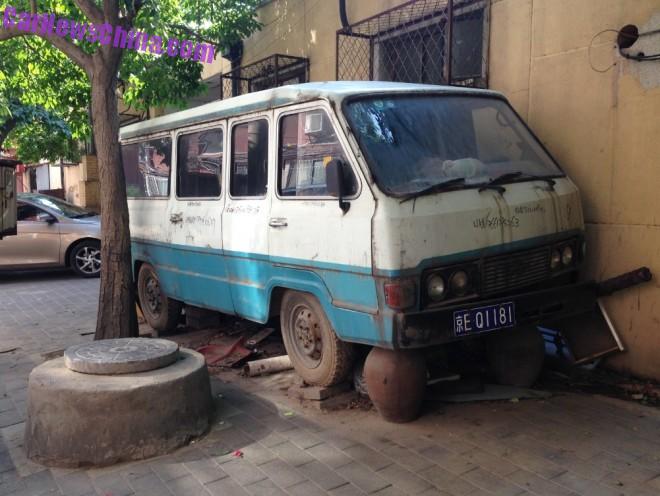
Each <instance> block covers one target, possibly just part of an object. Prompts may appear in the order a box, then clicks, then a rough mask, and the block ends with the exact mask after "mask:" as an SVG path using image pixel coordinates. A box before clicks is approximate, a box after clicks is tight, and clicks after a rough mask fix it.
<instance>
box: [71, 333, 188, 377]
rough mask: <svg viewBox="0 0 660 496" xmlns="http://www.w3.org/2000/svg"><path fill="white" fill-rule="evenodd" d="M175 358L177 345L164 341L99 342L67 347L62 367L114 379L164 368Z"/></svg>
mask: <svg viewBox="0 0 660 496" xmlns="http://www.w3.org/2000/svg"><path fill="white" fill-rule="evenodd" d="M178 356H179V345H178V344H176V343H174V342H172V341H168V340H166V339H148V338H122V339H103V340H100V341H93V342H91V343H85V344H78V345H75V346H71V347H70V348H68V349H67V350H66V351H65V352H64V363H65V365H66V366H67V367H68V368H69V369H71V370H74V371H76V372H82V373H85V374H99V375H116V374H130V373H134V372H145V371H147V370H154V369H159V368H161V367H167V366H168V365H170V364H172V363H174V362H175V361H176V359H177V357H178Z"/></svg>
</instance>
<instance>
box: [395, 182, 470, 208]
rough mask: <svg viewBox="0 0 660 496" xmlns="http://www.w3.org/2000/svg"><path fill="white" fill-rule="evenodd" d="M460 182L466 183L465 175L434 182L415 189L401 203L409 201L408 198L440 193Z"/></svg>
mask: <svg viewBox="0 0 660 496" xmlns="http://www.w3.org/2000/svg"><path fill="white" fill-rule="evenodd" d="M459 184H465V178H464V177H455V178H453V179H448V180H447V181H442V182H440V183H437V184H433V185H431V186H429V187H427V188H424V189H420V190H419V191H415V192H414V193H410V194H408V195H406V196H404V197H403V198H402V199H401V201H400V202H399V203H403V202H407V201H408V200H412V199H413V198H419V197H420V196H425V195H432V194H433V193H438V192H440V191H443V190H445V189H447V188H449V187H451V186H456V185H459Z"/></svg>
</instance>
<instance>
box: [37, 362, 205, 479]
mask: <svg viewBox="0 0 660 496" xmlns="http://www.w3.org/2000/svg"><path fill="white" fill-rule="evenodd" d="M211 412H212V399H211V388H210V383H209V376H208V370H207V368H206V362H205V361H204V357H203V356H202V355H200V354H199V353H197V352H195V351H192V350H188V349H181V350H180V356H179V359H178V360H177V361H176V362H175V363H173V364H172V365H170V366H169V367H164V368H160V369H157V370H152V371H149V372H140V373H135V374H122V375H114V376H100V375H88V374H81V373H78V372H74V371H72V370H69V369H68V368H67V367H66V366H65V365H64V359H63V358H57V359H55V360H50V361H48V362H45V363H43V364H41V365H39V366H38V367H36V368H35V369H33V370H32V372H31V373H30V378H29V382H28V405H27V421H26V425H25V447H26V451H27V455H28V457H29V458H30V459H32V460H34V461H36V462H39V463H42V464H44V465H50V466H58V467H80V466H88V465H110V464H113V463H118V462H122V461H128V460H139V459H142V458H148V457H151V456H156V455H162V454H165V453H168V452H170V451H172V450H173V449H175V448H178V447H179V446H182V445H184V444H186V443H188V442H189V441H190V439H191V438H194V437H196V436H199V435H201V434H203V433H204V432H205V431H206V429H207V428H208V426H209V419H210V416H211Z"/></svg>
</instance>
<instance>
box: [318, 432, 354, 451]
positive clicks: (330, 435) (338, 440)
mask: <svg viewBox="0 0 660 496" xmlns="http://www.w3.org/2000/svg"><path fill="white" fill-rule="evenodd" d="M316 435H317V436H318V437H320V438H321V439H323V440H324V441H325V442H326V443H329V444H331V445H332V446H334V447H335V448H337V449H340V450H343V449H346V448H350V447H351V446H355V445H356V444H358V442H357V441H356V440H354V439H349V438H347V437H345V436H342V435H340V434H339V433H338V432H337V431H335V430H334V429H329V430H325V431H320V432H317V433H316Z"/></svg>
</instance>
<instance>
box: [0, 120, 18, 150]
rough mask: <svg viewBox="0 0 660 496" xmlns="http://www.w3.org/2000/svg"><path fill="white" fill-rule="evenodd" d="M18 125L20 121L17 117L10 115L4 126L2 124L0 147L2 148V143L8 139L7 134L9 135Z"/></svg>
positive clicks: (0, 127)
mask: <svg viewBox="0 0 660 496" xmlns="http://www.w3.org/2000/svg"><path fill="white" fill-rule="evenodd" d="M17 125H18V121H17V120H16V119H15V118H13V117H10V118H9V119H7V120H6V121H5V122H4V123H3V124H2V126H0V149H2V145H3V144H4V142H5V140H6V139H7V136H9V133H11V132H12V131H13V129H14V128H15V127H16V126H17Z"/></svg>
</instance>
